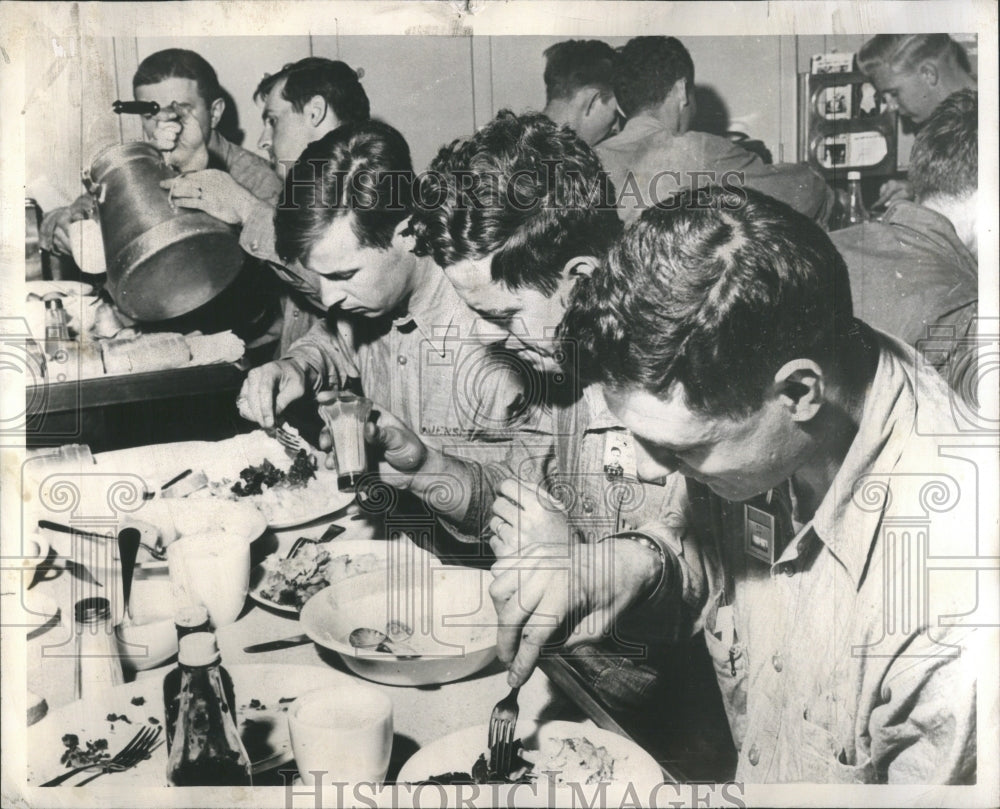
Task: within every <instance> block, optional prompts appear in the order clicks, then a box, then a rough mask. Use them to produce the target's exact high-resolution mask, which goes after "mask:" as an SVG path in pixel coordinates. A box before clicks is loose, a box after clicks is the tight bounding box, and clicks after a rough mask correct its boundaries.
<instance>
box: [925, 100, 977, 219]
mask: <svg viewBox="0 0 1000 809" xmlns="http://www.w3.org/2000/svg"><path fill="white" fill-rule="evenodd" d="M909 179H910V182H911V183H913V193H914V194H915V195H916V198H917V200H918V201H922V200H925V199H927V198H929V197H935V196H938V195H942V196H946V197H955V198H957V199H961V198H964V197H967V196H968V195H969V194H971V193H972V192H974V191H975V190H976V189H977V188H978V187H979V94H978V93H976V91H975V90H959V91H958V92H957V93H952V94H951V95H950V96H948V97H947V98H946V99H945V100H944V101H942V102H941V103H940V104H938V105H937V107H936V108H935V109H934V112H933V113H932V114H931V117H930V118H928V119H927V120H926V121H925V122H924V124H923V126H921V127H920V131H919V132H918V133H917V138H916V140H915V141H914V142H913V149H912V150H911V151H910V168H909Z"/></svg>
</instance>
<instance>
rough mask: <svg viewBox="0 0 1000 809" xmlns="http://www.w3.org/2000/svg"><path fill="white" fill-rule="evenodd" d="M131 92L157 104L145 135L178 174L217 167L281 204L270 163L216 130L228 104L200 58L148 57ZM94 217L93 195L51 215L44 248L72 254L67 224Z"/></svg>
mask: <svg viewBox="0 0 1000 809" xmlns="http://www.w3.org/2000/svg"><path fill="white" fill-rule="evenodd" d="M132 92H133V95H134V96H135V99H136V101H155V102H156V103H157V104H159V106H160V111H159V112H158V113H157V114H156V115H145V116H143V120H142V131H143V135H144V137H145V139H146V140H147V141H149V142H150V143H152V144H153V145H155V146H156V148H157V149H159V150H160V151H161V152H162V153H163V158H164V160H165V161H166V162H167V163H168V164H169V165H171V166H173V167H174V168H175V169H176V170H177V171H178V172H180V173H184V172H197V171H198V170H200V169H205V168H207V167H208V166H210V165H214V166H217V167H218V168H219V169H221V171H219V172H218V173H219V174H223V175H225V177H226V179H227V180H231V181H233V182H232V184H233V185H237V186H238V187H240V188H241V189H245V193H248V194H250V195H252V196H253V197H255V198H257V199H262V200H266V201H267V202H269V203H271V204H273V203H274V202H275V201H277V198H278V195H279V193H280V192H281V182H280V181H279V180H278V178H277V177H276V176H275V175H274V172H273V171H271V169H270V167H269V166H268V165H267V162H266V161H264V160H262V159H261V158H259V157H258V156H257V155H255V154H252V153H251V152H248V151H246V149H242V148H240V147H239V146H237V145H236V144H234V143H230V142H229V141H228V140H226V139H225V138H224V137H223V136H222V135H220V134H219V133H218V131H217V130H216V127H217V126H218V125H219V121H220V120H221V119H222V113H223V112H224V111H225V108H226V102H225V100H224V99H223V97H222V89H221V88H220V87H219V79H218V76H217V75H216V73H215V70H214V69H213V68H212V66H211V65H210V64H209V63H208V62H207V61H206V60H205V59H204V58H203V57H202V56H200V55H199V54H197V53H195V52H194V51H189V50H184V49H182V48H168V49H167V50H162V51H157V52H156V53H153V54H150V55H149V56H147V57H146V58H145V59H143V60H142V62H140V63H139V67H138V68H137V69H136V72H135V75H134V76H133V78H132ZM93 214H94V199H93V197H92V196H91V195H89V194H84V195H82V196H80V197H79V198H78V199H77V200H76V201H75V202H74V203H73V204H72V205H70V206H69V207H66V208H57V209H55V210H53V211H51V212H50V213H48V214H47V215H46V216H45V220H44V221H43V223H42V228H41V243H42V247H43V248H44V249H48V250H52V251H54V252H56V253H65V254H68V253H69V252H70V244H69V230H68V228H69V225H70V224H71V223H72V222H76V221H78V220H80V219H87V218H90V217H91V216H93Z"/></svg>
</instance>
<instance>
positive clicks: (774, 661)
mask: <svg viewBox="0 0 1000 809" xmlns="http://www.w3.org/2000/svg"><path fill="white" fill-rule="evenodd" d="M771 665H772V666H774V670H775V671H779V672H780V671H781V670H782V669H783V668H784V667H785V665H784V663H782V662H781V655H780V654H778V653H777V652H775V653H774V654H773V655H771Z"/></svg>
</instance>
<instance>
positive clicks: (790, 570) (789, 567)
mask: <svg viewBox="0 0 1000 809" xmlns="http://www.w3.org/2000/svg"><path fill="white" fill-rule="evenodd" d="M781 572H782V573H784V574H785V575H786V576H794V575H795V565H793V564H792V563H791V562H789V563H788V564H786V565H785V566H784V567H783V568H782V569H781Z"/></svg>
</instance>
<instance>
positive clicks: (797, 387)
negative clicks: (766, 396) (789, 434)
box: [774, 359, 826, 421]
mask: <svg viewBox="0 0 1000 809" xmlns="http://www.w3.org/2000/svg"><path fill="white" fill-rule="evenodd" d="M774 390H775V394H776V396H777V397H778V401H779V402H781V404H782V406H783V407H785V408H786V409H787V410H788V412H789V414H790V415H791V417H792V420H793V421H809V420H810V419H812V418H813V417H814V416H815V415H816V414H817V413H818V412H819V410H820V408H821V407H822V406H823V403H824V401H825V395H826V381H825V379H824V375H823V369H822V368H821V367H820V366H819V364H818V363H817V362H815V361H814V360H809V359H795V360H790V361H789V362H786V363H785V364H784V365H782V366H781V368H779V369H778V372H777V373H776V374H775V375H774Z"/></svg>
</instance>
